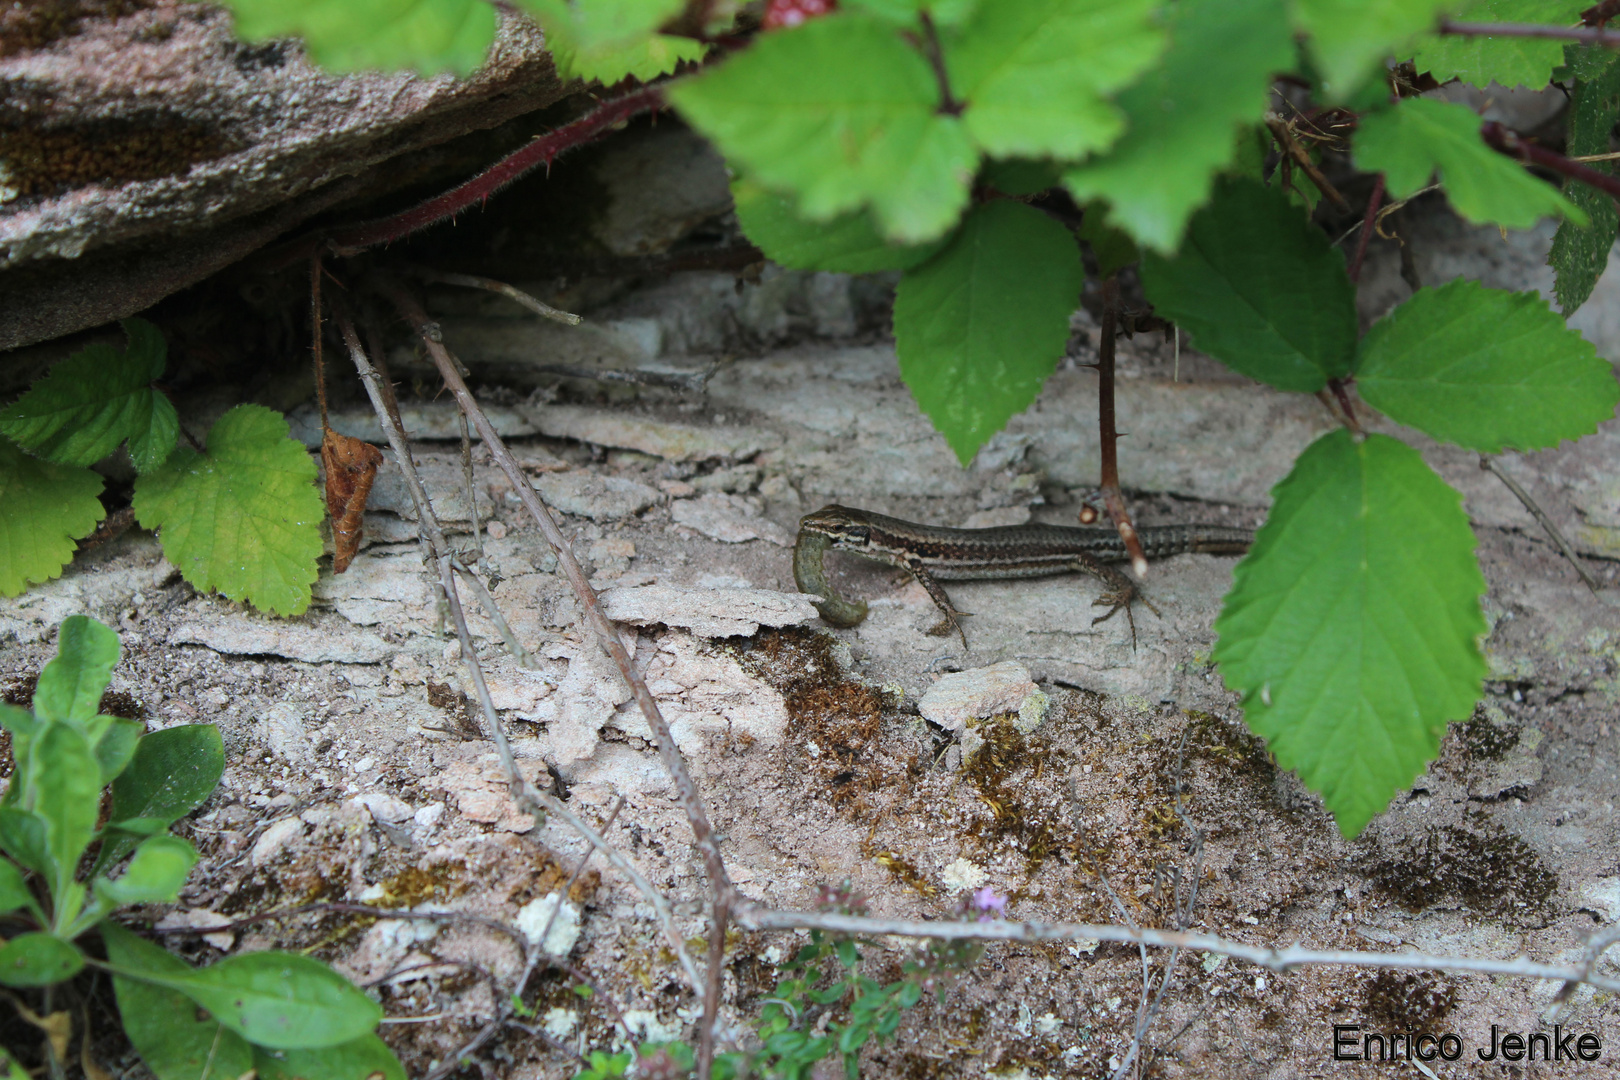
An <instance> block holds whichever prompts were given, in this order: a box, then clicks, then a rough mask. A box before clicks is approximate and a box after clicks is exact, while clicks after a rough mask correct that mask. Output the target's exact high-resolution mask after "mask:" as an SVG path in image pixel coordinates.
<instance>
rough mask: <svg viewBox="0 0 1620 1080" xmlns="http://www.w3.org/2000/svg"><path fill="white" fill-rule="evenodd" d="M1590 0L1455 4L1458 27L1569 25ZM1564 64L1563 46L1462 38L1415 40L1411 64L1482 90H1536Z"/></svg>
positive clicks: (1534, 40) (1524, 40)
mask: <svg viewBox="0 0 1620 1080" xmlns="http://www.w3.org/2000/svg"><path fill="white" fill-rule="evenodd" d="M1590 6H1591V3H1590V0H1467V2H1465V3H1461V4H1458V5H1456V10H1455V11H1453V12H1452V16H1451V17H1452V18H1453V19H1455V20H1456V21H1458V22H1502V23H1543V24H1546V25H1548V26H1560V27H1564V26H1573V25H1575V24H1576V23H1578V22H1580V21H1581V11H1582V10H1583V9H1585V8H1587V7H1590ZM1563 62H1564V43H1563V42H1562V41H1558V40H1556V39H1553V40H1549V39H1546V38H1527V37H1464V36H1462V35H1460V34H1428V35H1425V36H1424V37H1423V38H1421V39H1419V41H1418V46H1417V55H1416V56H1414V57H1413V63H1414V65H1415V66H1416V67H1417V69H1418V70H1419V71H1427V72H1428V73H1429V74H1431V75H1433V76H1434V77H1435V78H1436V79H1437V80H1439V81H1440V82H1446V81H1447V80H1449V79H1461V80H1463V81H1464V82H1466V83H1472V84H1473V85H1475V86H1477V87H1479V88H1480V89H1485V88H1486V87H1488V86H1490V84H1491V83H1493V82H1495V83H1500V84H1502V85H1503V86H1528V87H1531V88H1533V89H1540V88H1541V87H1543V86H1546V85H1547V83H1548V82H1549V81H1550V80H1551V78H1552V71H1553V68H1555V67H1558V66H1559V65H1560V64H1562V63H1563Z"/></svg>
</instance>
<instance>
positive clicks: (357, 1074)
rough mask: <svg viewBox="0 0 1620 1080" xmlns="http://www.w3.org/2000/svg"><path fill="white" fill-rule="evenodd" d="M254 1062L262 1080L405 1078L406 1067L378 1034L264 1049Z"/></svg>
mask: <svg viewBox="0 0 1620 1080" xmlns="http://www.w3.org/2000/svg"><path fill="white" fill-rule="evenodd" d="M253 1064H254V1065H255V1066H256V1067H257V1068H258V1070H259V1080H305V1078H307V1077H317V1078H318V1080H372V1078H375V1080H405V1067H404V1066H403V1065H401V1064H400V1063H399V1058H397V1057H395V1056H394V1052H393V1051H392V1050H390V1049H388V1044H387V1043H385V1042H383V1041H382V1040H381V1039H379V1038H377V1036H376V1035H362V1036H360V1037H359V1038H358V1039H352V1040H350V1041H349V1042H346V1043H342V1044H340V1045H338V1046H328V1047H326V1048H324V1049H321V1050H263V1049H260V1050H256V1051H255V1052H254V1054H253ZM159 1080H162V1078H161V1077H160V1078H159Z"/></svg>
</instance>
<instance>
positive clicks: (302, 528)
mask: <svg viewBox="0 0 1620 1080" xmlns="http://www.w3.org/2000/svg"><path fill="white" fill-rule="evenodd" d="M287 430H288V429H287V421H286V419H285V418H284V417H283V416H282V415H281V414H280V413H278V412H275V411H273V410H270V409H266V408H264V407H263V406H262V405H238V406H237V407H236V408H234V409H232V410H231V411H230V412H228V413H226V414H225V415H224V416H222V417H220V418H219V421H218V422H217V423H215V424H214V428H213V430H212V431H210V432H209V433H208V452H207V454H198V453H197V452H196V451H194V450H191V449H189V448H186V447H182V448H181V449H179V450H177V451H176V452H175V454H174V455H173V456H172V457H171V458H170V459H169V462H168V464H167V465H165V466H164V467H163V468H162V469H160V470H158V471H157V472H154V473H151V474H149V475H147V476H143V477H141V478H140V479H139V480H137V481H136V483H135V498H134V501H133V505H134V510H135V518H136V520H137V521H139V522H140V523H141V527H142V528H146V529H161V530H162V534H161V539H162V541H163V554H164V557H165V558H167V559H168V560H169V561H170V562H172V563H174V564H175V565H176V566H177V567H179V568H180V573H181V574H182V575H183V576H184V577H185V579H186V580H187V581H189V582H191V584H192V585H193V586H195V587H196V588H198V589H201V590H204V591H207V590H209V589H218V590H219V591H220V592H221V593H223V594H224V595H225V596H228V597H229V598H231V599H232V600H246V601H247V602H248V603H250V604H252V605H253V606H254V607H256V608H259V609H261V610H263V611H269V612H271V613H273V614H276V615H297V614H298V613H299V612H301V611H303V610H304V609H305V608H307V607H308V606H309V598H310V586H311V584H313V583H314V581H315V573H316V570H315V560H316V559H318V558H320V555H321V532H320V522H321V514H322V506H321V497H320V495H319V493H318V492H317V491H316V490H315V463H314V462H313V461H311V460H310V457H309V454H308V452H307V451H305V449H304V447H303V446H302V445H301V444H299V443H298V442H296V441H294V440H292V439H290V438H288V437H287Z"/></svg>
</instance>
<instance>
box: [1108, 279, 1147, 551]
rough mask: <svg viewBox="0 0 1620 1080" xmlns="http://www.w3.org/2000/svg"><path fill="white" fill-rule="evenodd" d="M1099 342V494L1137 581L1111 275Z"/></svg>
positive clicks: (1115, 289)
mask: <svg viewBox="0 0 1620 1080" xmlns="http://www.w3.org/2000/svg"><path fill="white" fill-rule="evenodd" d="M1102 302H1103V307H1102V340H1101V341H1099V342H1098V343H1097V428H1098V440H1099V443H1100V445H1101V449H1102V470H1101V473H1102V474H1101V476H1100V478H1099V479H1100V481H1101V490H1102V496H1103V503H1104V505H1106V506H1107V507H1108V516H1109V517H1111V518H1113V519H1114V528H1116V529H1118V530H1119V538H1120V539H1121V540H1122V541H1124V543H1125V550H1126V551H1128V552H1130V555H1131V570H1132V571H1133V572H1134V573H1135V574H1136V577H1137V580H1139V581H1140V580H1141V579H1143V578H1145V577H1147V568H1148V564H1147V556H1146V555H1145V554H1144V553H1143V551H1142V541H1141V540H1139V539H1138V538H1137V536H1136V526H1135V525H1132V524H1131V515H1130V512H1129V511H1127V510H1126V509H1125V494H1124V493H1123V492H1122V491H1120V489H1119V430H1118V429H1117V428H1116V427H1115V426H1114V347H1115V346H1114V335H1115V332H1116V329H1117V326H1118V323H1119V279H1118V277H1116V276H1115V275H1113V274H1109V275H1108V276H1107V277H1105V278H1103V283H1102Z"/></svg>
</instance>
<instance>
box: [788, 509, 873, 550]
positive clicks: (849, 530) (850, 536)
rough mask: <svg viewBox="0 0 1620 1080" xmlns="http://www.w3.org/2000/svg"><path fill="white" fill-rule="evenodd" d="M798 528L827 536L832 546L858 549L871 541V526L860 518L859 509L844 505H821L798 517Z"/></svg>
mask: <svg viewBox="0 0 1620 1080" xmlns="http://www.w3.org/2000/svg"><path fill="white" fill-rule="evenodd" d="M799 529H800V530H801V531H808V532H813V533H817V534H819V535H821V536H825V537H826V538H827V541H828V543H829V544H830V545H831V546H833V547H840V548H854V549H856V550H859V549H860V548H864V547H866V546H867V545H868V544H869V543H871V541H872V527H871V526H870V525H869V524H867V523H866V522H865V521H863V520H862V515H861V512H860V511H859V510H851V509H849V508H848V507H845V506H823V507H822V508H821V509H820V510H817V511H816V512H815V513H813V514H806V515H805V516H804V517H802V518H800V519H799Z"/></svg>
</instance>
